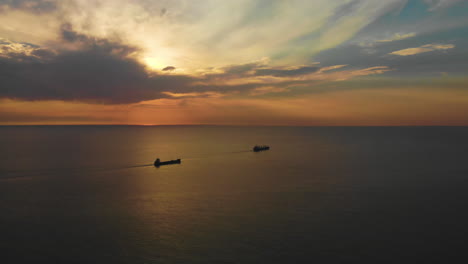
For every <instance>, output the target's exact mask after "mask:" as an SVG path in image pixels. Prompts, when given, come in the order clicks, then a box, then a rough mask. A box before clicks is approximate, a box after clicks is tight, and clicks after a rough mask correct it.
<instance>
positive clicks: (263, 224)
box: [0, 126, 468, 263]
mask: <svg viewBox="0 0 468 264" xmlns="http://www.w3.org/2000/svg"><path fill="white" fill-rule="evenodd" d="M255 144H268V145H270V146H271V150H270V151H267V152H261V153H253V152H251V151H249V150H250V149H251V148H252V147H253V146H254V145H255ZM157 157H159V158H161V159H162V160H167V159H176V158H181V159H182V164H181V165H172V166H166V167H161V168H155V167H153V166H151V164H152V162H153V161H154V159H156V158H157ZM147 165H150V166H147ZM467 205H468V128H463V127H412V128H410V127H406V128H405V127H399V128H396V127H394V128H392V127H387V128H383V127H382V128H378V127H373V128H372V127H370V128H363V127H348V128H343V127H332V128H300V127H295V128H290V127H259V128H252V127H203V126H200V127H197V126H195V127H191V126H170V127H133V126H128V127H127V126H37V127H0V258H1V259H0V262H1V263H46V262H47V263H312V262H315V263H356V262H358V263H359V262H360V263H424V261H425V262H429V261H430V262H432V263H434V262H435V263H455V260H457V259H460V257H467V253H466V249H467V245H468V239H467V235H468V224H467V223H468V210H467V209H468V207H467ZM457 263H458V262H457Z"/></svg>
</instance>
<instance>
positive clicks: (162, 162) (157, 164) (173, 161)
mask: <svg viewBox="0 0 468 264" xmlns="http://www.w3.org/2000/svg"><path fill="white" fill-rule="evenodd" d="M180 163H181V161H180V159H176V160H168V161H161V160H160V159H159V158H157V159H156V160H155V161H154V166H155V167H159V166H164V165H171V164H180Z"/></svg>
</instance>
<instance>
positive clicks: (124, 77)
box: [0, 25, 193, 104]
mask: <svg viewBox="0 0 468 264" xmlns="http://www.w3.org/2000/svg"><path fill="white" fill-rule="evenodd" d="M62 37H63V39H64V40H66V41H69V42H73V43H75V44H77V45H79V47H80V49H78V50H67V51H60V52H57V53H55V52H53V51H49V50H45V49H39V48H37V49H35V50H33V51H32V52H25V53H18V52H16V53H13V52H10V53H6V55H5V53H4V54H3V56H0V73H1V74H0V84H1V85H0V87H1V88H0V97H3V98H16V99H22V100H76V101H88V102H98V103H108V104H120V103H135V102H140V101H143V100H151V99H157V98H161V97H165V96H164V95H163V94H161V91H176V92H178V91H187V90H189V89H190V88H189V84H190V83H191V82H193V78H191V77H188V76H181V75H171V76H168V75H157V74H149V73H148V72H147V70H146V68H145V66H144V65H142V64H141V63H139V62H138V61H137V60H135V59H134V58H133V57H132V56H131V54H132V53H133V52H136V51H137V50H138V49H136V48H134V47H130V46H127V45H124V44H121V43H118V42H114V41H110V40H106V39H98V38H92V37H89V36H86V35H82V34H78V33H76V32H74V31H73V30H72V29H71V27H69V26H66V25H65V26H64V27H62Z"/></svg>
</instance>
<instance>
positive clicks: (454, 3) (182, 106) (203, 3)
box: [0, 0, 468, 126]
mask: <svg viewBox="0 0 468 264" xmlns="http://www.w3.org/2000/svg"><path fill="white" fill-rule="evenodd" d="M0 124H2V125H15V124H18V125H22V124H34V125H35V124H138V125H167V124H218V125H300V126H302V125H304V126H306V125H311V126H314V125H325V126H334V125H343V126H348V125H468V1H466V0H385V1H382V0H313V1H311V0H307V1H306V0H302V1H300V0H288V1H286V0H256V1H254V0H248V1H247V0H232V1H231V0H223V1H221V0H200V1H195V0H126V1H125V0H35V1H34V0H0Z"/></svg>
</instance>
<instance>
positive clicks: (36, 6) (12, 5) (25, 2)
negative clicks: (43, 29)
mask: <svg viewBox="0 0 468 264" xmlns="http://www.w3.org/2000/svg"><path fill="white" fill-rule="evenodd" d="M56 8H57V5H56V3H55V0H0V12H1V11H5V10H7V9H19V10H24V11H28V12H32V13H48V12H51V11H54V10H55V9H56Z"/></svg>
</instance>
